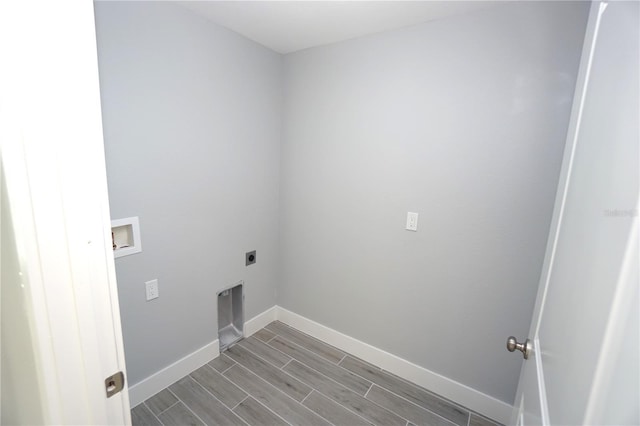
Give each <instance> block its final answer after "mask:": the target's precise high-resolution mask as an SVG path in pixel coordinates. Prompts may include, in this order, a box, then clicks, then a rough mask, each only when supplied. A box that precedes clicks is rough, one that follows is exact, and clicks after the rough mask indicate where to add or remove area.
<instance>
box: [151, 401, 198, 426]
mask: <svg viewBox="0 0 640 426" xmlns="http://www.w3.org/2000/svg"><path fill="white" fill-rule="evenodd" d="M159 417H160V421H162V423H163V424H164V425H165V426H182V425H184V426H187V425H189V426H200V425H204V423H202V421H200V419H199V418H197V417H196V416H195V415H194V414H193V412H192V411H191V410H189V409H188V408H187V407H186V406H185V405H184V404H183V403H182V402H178V403H177V404H175V405H174V406H173V407H171V408H169V409H168V410H167V411H165V412H164V413H162V414H160V416H159Z"/></svg>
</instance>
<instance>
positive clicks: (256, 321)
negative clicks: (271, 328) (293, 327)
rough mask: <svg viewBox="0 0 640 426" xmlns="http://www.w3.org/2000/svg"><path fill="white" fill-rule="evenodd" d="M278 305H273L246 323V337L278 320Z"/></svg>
mask: <svg viewBox="0 0 640 426" xmlns="http://www.w3.org/2000/svg"><path fill="white" fill-rule="evenodd" d="M277 309H278V307H277V306H272V307H270V308H269V309H267V310H266V311H264V312H263V313H261V314H258V315H256V316H255V317H253V318H251V319H250V320H249V321H247V322H246V323H245V324H244V335H245V337H249V336H251V335H252V334H253V333H255V332H256V331H258V330H261V329H263V328H264V327H265V326H266V325H267V324H269V323H270V322H273V321H275V320H276V313H277Z"/></svg>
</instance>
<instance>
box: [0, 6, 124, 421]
mask: <svg viewBox="0 0 640 426" xmlns="http://www.w3.org/2000/svg"><path fill="white" fill-rule="evenodd" d="M0 58H1V60H2V66H1V67H0V156H1V167H0V172H1V173H0V177H1V180H0V191H1V194H0V198H1V200H2V206H1V207H2V209H1V211H2V227H1V229H2V235H1V237H2V238H1V240H2V282H1V296H2V305H1V307H2V309H0V317H1V319H2V321H1V327H2V340H1V346H0V352H1V355H2V364H1V366H2V370H1V374H0V380H1V384H2V386H1V387H0V397H1V401H2V404H1V405H0V408H1V413H0V416H1V423H2V424H114V425H115V424H130V423H131V419H130V413H129V401H128V392H127V388H126V386H125V387H124V389H123V390H122V391H121V392H120V393H117V394H115V395H113V396H110V397H107V391H106V383H105V379H106V378H107V377H109V376H111V375H113V374H114V373H117V372H119V371H120V372H123V373H126V371H125V365H124V352H123V344H122V334H121V327H120V317H119V307H118V296H117V287H116V281H115V268H114V261H113V252H112V249H111V232H110V218H109V206H108V198H107V186H106V171H105V163H104V148H103V142H102V124H101V114H100V98H99V86H98V67H97V53H96V41H95V28H94V15H93V4H92V2H90V1H75V2H67V1H62V2H51V1H42V2H37V1H33V2H21V1H12V2H0ZM125 377H126V375H125Z"/></svg>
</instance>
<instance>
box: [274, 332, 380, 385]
mask: <svg viewBox="0 0 640 426" xmlns="http://www.w3.org/2000/svg"><path fill="white" fill-rule="evenodd" d="M278 337H280V338H281V339H283V340H284V341H286V342H288V343H290V344H292V345H294V346H296V347H299V348H301V349H302V350H303V351H302V353H305V352H308V353H309V354H311V355H315V356H317V357H318V358H320V359H322V360H323V361H326V362H329V363H331V364H332V365H334V366H336V367H339V368H340V369H341V370H344V371H346V372H347V373H349V374H352V375H354V376H355V377H358V378H360V379H362V380H364V381H365V382H368V383H371V384H373V382H372V381H371V380H369V379H367V378H366V377H362V376H361V375H359V374H358V373H355V372H353V371H351V370H349V369H348V368H345V367H343V366H342V365H340V364H335V363H333V362H331V361H329V360H327V359H326V358H322V357H321V356H320V355H318V354H316V353H315V352H312V351H310V350H308V349H306V348H304V347H303V346H300V345H298V344H297V343H295V342H292V341H291V340H289V339H287V338H286V337H282V336H278ZM274 339H275V337H274ZM272 340H273V339H272ZM269 346H270V347H271V348H273V349H275V350H277V351H279V352H281V353H283V354H284V352H282V351H280V350H279V349H277V348H274V347H273V346H271V345H269ZM285 355H287V356H289V355H288V354H285ZM348 355H349V354H345V356H344V357H342V360H344V359H345V358H346V357H347V356H348ZM291 359H292V360H296V361H298V362H299V363H300V364H302V365H304V366H305V367H307V368H310V369H312V370H313V371H318V370H316V369H315V368H312V367H310V366H308V365H307V364H305V363H304V362H302V361H300V360H299V359H297V358H293V357H291ZM342 360H340V362H342ZM284 367H286V365H285V366H284ZM284 367H282V368H284ZM318 373H320V372H319V371H318ZM320 374H322V375H323V376H325V377H327V378H328V379H331V377H329V376H326V375H325V374H323V373H320ZM331 380H333V381H334V382H336V383H338V384H340V385H341V386H344V387H345V388H347V389H349V390H350V391H353V392H355V393H357V394H358V395H360V393H359V392H358V391H355V390H353V389H351V388H349V387H347V386H345V385H343V384H342V383H340V382H338V381H337V380H335V379H331ZM369 388H371V385H369ZM365 394H366V393H365ZM360 396H362V395H360Z"/></svg>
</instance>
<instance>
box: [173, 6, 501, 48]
mask: <svg viewBox="0 0 640 426" xmlns="http://www.w3.org/2000/svg"><path fill="white" fill-rule="evenodd" d="M177 4H179V5H181V6H183V7H186V8H188V9H190V10H192V11H194V12H196V13H198V14H199V15H201V16H204V17H205V18H207V19H209V20H210V21H212V22H214V23H216V24H218V25H221V26H223V27H226V28H228V29H230V30H232V31H235V32H237V33H239V34H242V35H243V36H245V37H247V38H249V39H251V40H253V41H256V42H258V43H260V44H262V45H264V46H266V47H268V48H270V49H272V50H275V51H276V52H279V53H290V52H295V51H297V50H301V49H306V48H309V47H313V46H320V45H323V44H329V43H335V42H338V41H343V40H347V39H351V38H355V37H360V36H363V35H367V34H373V33H378V32H382V31H387V30H392V29H396V28H401V27H407V26H410V25H415V24H419V23H422V22H426V21H430V20H433V19H440V18H443V17H446V16H451V15H456V14H460V13H466V12H470V11H474V10H478V9H483V8H487V7H490V6H492V5H494V4H496V2H492V1H451V0H450V1H180V2H178V3H177Z"/></svg>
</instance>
